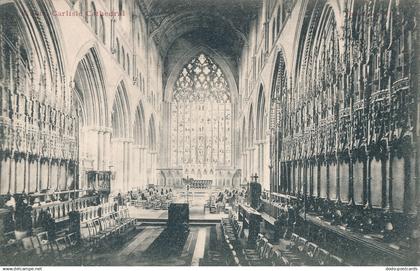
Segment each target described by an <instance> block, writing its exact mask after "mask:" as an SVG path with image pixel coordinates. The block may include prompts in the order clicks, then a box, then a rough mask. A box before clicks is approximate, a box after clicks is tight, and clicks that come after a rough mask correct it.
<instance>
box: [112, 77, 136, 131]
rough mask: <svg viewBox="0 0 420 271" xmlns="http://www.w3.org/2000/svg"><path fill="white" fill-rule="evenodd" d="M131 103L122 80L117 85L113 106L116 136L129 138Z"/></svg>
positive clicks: (113, 122)
mask: <svg viewBox="0 0 420 271" xmlns="http://www.w3.org/2000/svg"><path fill="white" fill-rule="evenodd" d="M130 116H131V114H130V104H129V101H128V96H127V90H126V88H125V84H124V82H123V81H121V82H120V83H119V84H118V86H117V92H116V94H115V98H114V103H113V106H112V115H111V121H112V130H113V137H114V138H129V137H130V135H131V127H130V123H131V122H130Z"/></svg>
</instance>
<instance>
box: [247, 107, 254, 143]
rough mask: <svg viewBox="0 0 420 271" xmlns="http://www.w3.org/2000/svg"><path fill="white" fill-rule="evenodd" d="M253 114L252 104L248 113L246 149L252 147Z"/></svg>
mask: <svg viewBox="0 0 420 271" xmlns="http://www.w3.org/2000/svg"><path fill="white" fill-rule="evenodd" d="M254 130H255V126H254V112H253V104H251V106H250V108H249V113H248V147H252V146H253V145H254Z"/></svg>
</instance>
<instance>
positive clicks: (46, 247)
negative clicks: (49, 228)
mask: <svg viewBox="0 0 420 271" xmlns="http://www.w3.org/2000/svg"><path fill="white" fill-rule="evenodd" d="M36 237H37V239H38V242H39V245H40V248H41V250H42V252H48V251H50V250H51V244H50V241H49V240H48V232H46V231H44V232H40V233H38V234H37V235H36Z"/></svg>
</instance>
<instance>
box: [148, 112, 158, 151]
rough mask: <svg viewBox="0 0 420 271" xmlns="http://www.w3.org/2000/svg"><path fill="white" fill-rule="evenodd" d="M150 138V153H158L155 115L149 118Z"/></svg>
mask: <svg viewBox="0 0 420 271" xmlns="http://www.w3.org/2000/svg"><path fill="white" fill-rule="evenodd" d="M148 128H149V129H148V137H147V146H148V148H149V150H150V151H156V127H155V117H154V116H153V114H152V115H151V116H150V118H149V127H148Z"/></svg>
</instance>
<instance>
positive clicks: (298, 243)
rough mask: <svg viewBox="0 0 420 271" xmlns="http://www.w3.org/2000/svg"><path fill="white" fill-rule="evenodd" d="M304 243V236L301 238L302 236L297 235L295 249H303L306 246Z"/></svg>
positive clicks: (301, 250) (306, 241)
mask: <svg viewBox="0 0 420 271" xmlns="http://www.w3.org/2000/svg"><path fill="white" fill-rule="evenodd" d="M306 243H308V240H306V239H305V238H303V237H299V239H298V242H297V249H298V250H299V251H300V252H303V251H305V248H306Z"/></svg>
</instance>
